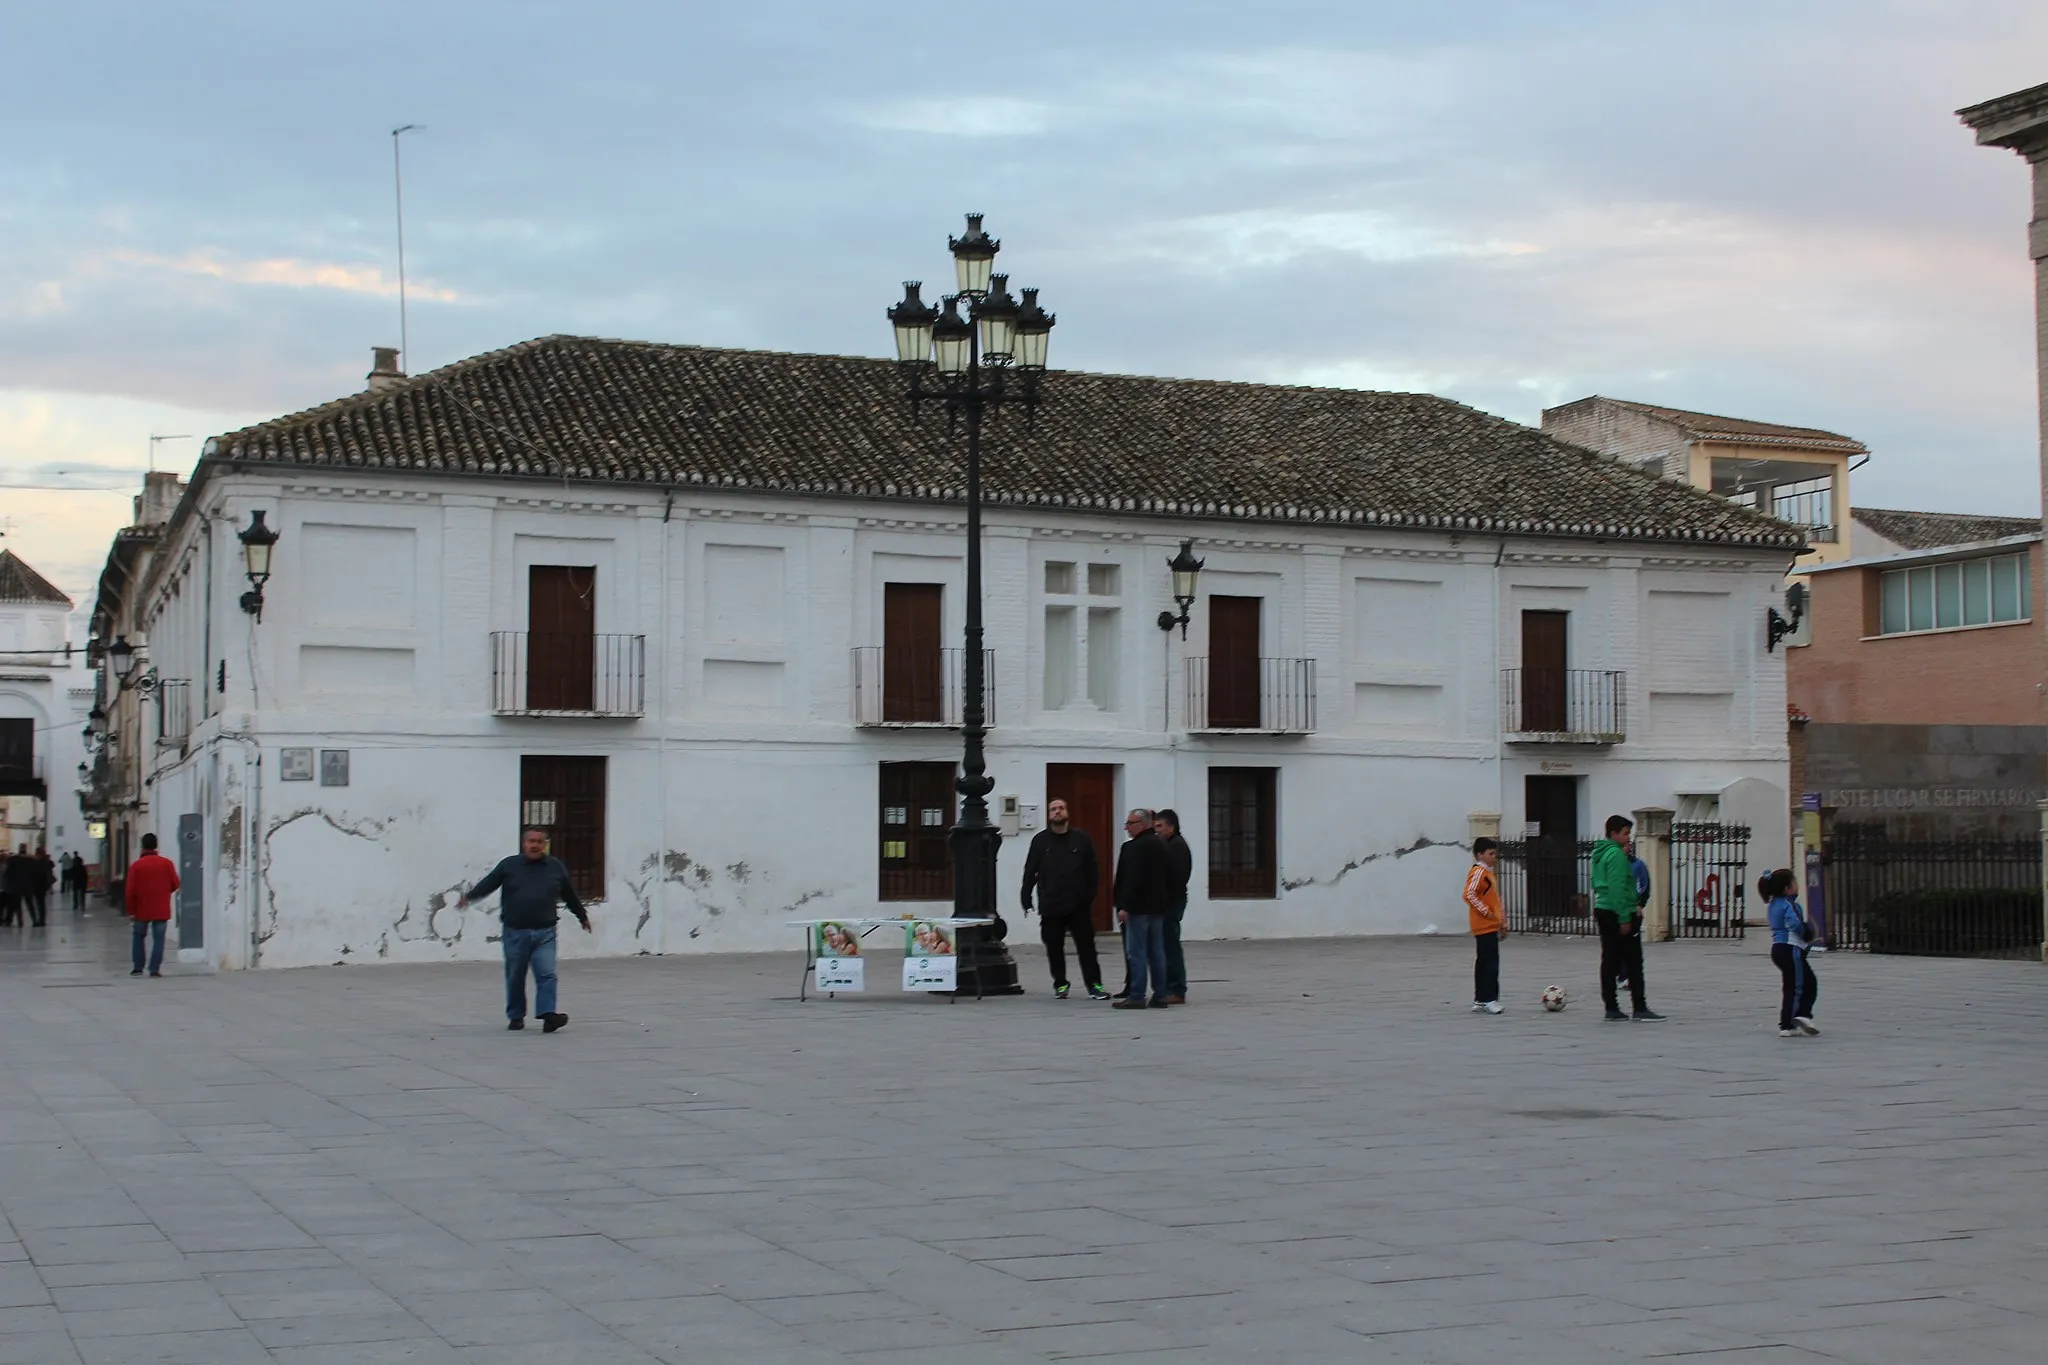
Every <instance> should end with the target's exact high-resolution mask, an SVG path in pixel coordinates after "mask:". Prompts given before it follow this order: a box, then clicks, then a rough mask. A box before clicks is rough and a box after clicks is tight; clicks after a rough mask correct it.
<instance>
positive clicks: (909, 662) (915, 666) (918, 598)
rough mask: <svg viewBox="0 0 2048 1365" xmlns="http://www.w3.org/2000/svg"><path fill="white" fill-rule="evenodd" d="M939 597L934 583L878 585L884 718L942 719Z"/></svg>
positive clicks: (941, 592)
mask: <svg viewBox="0 0 2048 1365" xmlns="http://www.w3.org/2000/svg"><path fill="white" fill-rule="evenodd" d="M944 601H945V589H944V588H943V587H942V586H941V585H939V584H937V583H888V584H884V585H883V588H882V719H883V720H885V721H896V722H899V723H900V722H917V721H922V722H926V723H933V722H938V721H943V720H945V718H946V699H945V667H944V656H943V654H942V652H941V648H940V645H939V634H940V630H941V625H940V621H941V607H942V606H943V604H944Z"/></svg>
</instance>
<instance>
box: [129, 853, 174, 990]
mask: <svg viewBox="0 0 2048 1365" xmlns="http://www.w3.org/2000/svg"><path fill="white" fill-rule="evenodd" d="M177 889H178V867H177V864H175V863H173V862H172V861H171V860H170V859H169V858H166V857H164V855H163V854H161V853H158V852H157V851H156V836H155V835H154V834H145V835H143V836H142V856H141V857H139V858H137V859H136V860H135V861H134V862H133V863H131V864H129V866H128V879H127V880H126V881H125V882H124V883H122V886H121V899H122V903H123V906H124V908H125V909H126V910H127V912H128V917H129V918H130V919H132V920H134V921H135V934H134V941H133V944H132V949H133V951H132V952H131V953H130V959H131V961H132V962H133V964H134V968H135V970H133V971H131V972H129V973H128V975H130V976H141V975H142V967H143V941H144V940H145V939H147V940H148V944H149V957H148V962H149V974H150V975H151V976H162V975H163V974H164V972H163V966H164V931H165V930H166V929H167V928H169V927H170V923H171V895H172V893H174V892H175V891H177Z"/></svg>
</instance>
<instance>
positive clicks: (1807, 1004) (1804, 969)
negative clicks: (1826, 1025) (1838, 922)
mask: <svg viewBox="0 0 2048 1365" xmlns="http://www.w3.org/2000/svg"><path fill="white" fill-rule="evenodd" d="M1798 888H1799V879H1798V878H1797V877H1795V876H1794V875H1792V869H1791V868H1789V867H1781V868H1779V869H1778V870H1777V871H1775V872H1767V873H1765V874H1764V875H1763V876H1762V877H1760V878H1758V879H1757V884H1756V889H1757V894H1758V895H1760V896H1762V897H1763V898H1764V901H1765V902H1766V903H1767V904H1768V905H1769V906H1770V922H1771V961H1772V963H1773V964H1775V965H1776V967H1777V968H1778V977H1779V980H1780V982H1781V983H1782V985H1783V987H1784V990H1783V992H1782V994H1781V996H1780V999H1779V1004H1778V1036H1779V1037H1780V1038H1797V1037H1800V1036H1801V1035H1802V1034H1803V1035H1804V1036H1806V1037H1808V1038H1811V1037H1813V1036H1814V1035H1815V1034H1817V1033H1819V1032H1820V1029H1819V1027H1818V1026H1817V1025H1815V1023H1814V1022H1813V1006H1814V1003H1815V1002H1816V1001H1818V1000H1819V999H1820V982H1818V981H1816V980H1815V979H1814V976H1813V963H1812V962H1810V961H1809V960H1808V959H1807V955H1806V950H1807V948H1808V947H1809V946H1810V945H1811V944H1812V943H1813V937H1814V935H1813V926H1812V925H1811V924H1809V923H1808V922H1807V919H1806V912H1805V911H1804V910H1802V909H1801V908H1800V906H1799V890H1798Z"/></svg>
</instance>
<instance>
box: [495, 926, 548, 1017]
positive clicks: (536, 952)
mask: <svg viewBox="0 0 2048 1365" xmlns="http://www.w3.org/2000/svg"><path fill="white" fill-rule="evenodd" d="M504 932H505V937H504V945H505V1017H506V1018H507V1019H524V1018H525V1017H526V971H527V968H529V967H531V968H532V969H533V1012H534V1013H535V1014H536V1015H541V1014H553V1013H554V1012H555V931H554V930H553V929H552V928H548V929H507V930H505V931H504Z"/></svg>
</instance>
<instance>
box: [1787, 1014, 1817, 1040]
mask: <svg viewBox="0 0 2048 1365" xmlns="http://www.w3.org/2000/svg"><path fill="white" fill-rule="evenodd" d="M1792 1024H1793V1027H1795V1028H1797V1029H1798V1030H1799V1031H1800V1032H1801V1033H1803V1034H1805V1035H1806V1036H1807V1037H1809V1038H1818V1037H1820V1026H1819V1025H1818V1024H1816V1023H1814V1022H1813V1020H1811V1019H1808V1018H1806V1017H1805V1016H1804V1015H1801V1016H1800V1017H1799V1018H1797V1019H1794V1020H1793V1021H1792Z"/></svg>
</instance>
